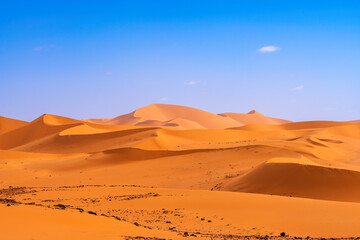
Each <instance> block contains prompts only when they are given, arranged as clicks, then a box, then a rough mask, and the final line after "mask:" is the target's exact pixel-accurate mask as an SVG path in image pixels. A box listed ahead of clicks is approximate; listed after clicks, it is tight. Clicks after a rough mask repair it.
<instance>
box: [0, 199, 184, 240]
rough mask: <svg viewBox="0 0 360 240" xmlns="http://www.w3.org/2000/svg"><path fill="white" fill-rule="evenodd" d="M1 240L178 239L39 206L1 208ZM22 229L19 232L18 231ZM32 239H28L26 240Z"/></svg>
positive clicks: (168, 233) (170, 233)
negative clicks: (135, 237) (137, 237)
mask: <svg viewBox="0 0 360 240" xmlns="http://www.w3.org/2000/svg"><path fill="white" fill-rule="evenodd" d="M0 218H1V219H6V221H3V222H1V225H2V230H1V237H2V239H14V240H17V239H19V240H22V239H38V240H48V239H59V240H63V239H89V240H90V239H94V240H95V239H96V240H97V239H126V238H125V237H126V236H142V237H149V238H152V237H162V238H175V237H176V238H178V239H182V237H181V236H177V235H176V234H175V233H172V232H165V231H159V230H151V229H147V228H144V227H141V228H140V227H136V226H135V225H133V224H130V223H127V222H124V221H117V220H116V219H114V218H106V217H103V216H99V217H97V216H94V215H90V214H87V213H83V214H81V213H79V212H78V211H77V212H75V211H73V212H70V211H59V210H54V209H48V208H44V207H38V206H24V205H23V206H21V205H18V206H17V205H15V206H11V207H7V206H6V205H0ZM19 227H21V231H20V230H19ZM29 237H31V238H29Z"/></svg>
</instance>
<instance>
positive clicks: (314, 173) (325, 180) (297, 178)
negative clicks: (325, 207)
mask: <svg viewBox="0 0 360 240" xmlns="http://www.w3.org/2000/svg"><path fill="white" fill-rule="evenodd" d="M223 190H227V191H238V192H249V193H266V194H275V195H282V196H293V197H306V198H314V199H328V200H336V201H349V202H360V172H358V171H351V170H347V169H339V168H330V167H324V166H321V165H318V164H312V163H310V162H309V161H307V160H306V159H304V158H303V159H301V160H298V159H277V160H274V161H271V160H270V161H268V162H266V163H263V164H261V165H260V166H258V167H257V168H255V169H254V170H252V171H250V172H249V173H247V174H245V175H243V176H240V177H237V178H235V179H232V180H231V181H230V182H228V183H227V184H226V185H225V186H224V187H223Z"/></svg>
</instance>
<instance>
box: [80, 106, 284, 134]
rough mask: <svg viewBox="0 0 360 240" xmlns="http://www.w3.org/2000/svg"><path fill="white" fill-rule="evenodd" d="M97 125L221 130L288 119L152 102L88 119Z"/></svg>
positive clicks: (254, 113) (255, 113)
mask: <svg viewBox="0 0 360 240" xmlns="http://www.w3.org/2000/svg"><path fill="white" fill-rule="evenodd" d="M87 121H90V122H94V123H100V124H114V125H140V126H166V127H175V128H179V129H223V128H230V127H238V126H243V125H245V124H249V123H264V124H282V123H288V122H290V121H287V120H282V119H276V118H271V117H266V116H264V115H262V114H260V113H258V112H255V111H251V112H249V113H248V114H239V113H223V114H213V113H210V112H206V111H203V110H200V109H195V108H191V107H184V106H178V105H169V104H151V105H148V106H145V107H142V108H139V109H137V110H136V111H134V112H132V113H129V114H125V115H121V116H119V117H116V118H113V119H89V120H87Z"/></svg>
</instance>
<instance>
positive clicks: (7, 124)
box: [0, 116, 27, 134]
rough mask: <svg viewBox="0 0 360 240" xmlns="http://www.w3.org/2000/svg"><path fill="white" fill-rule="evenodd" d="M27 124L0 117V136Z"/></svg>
mask: <svg viewBox="0 0 360 240" xmlns="http://www.w3.org/2000/svg"><path fill="white" fill-rule="evenodd" d="M26 123H27V122H25V121H20V120H16V119H12V118H6V117H1V116H0V134H2V133H4V132H8V131H11V130H14V129H16V128H19V127H22V126H25V125H26Z"/></svg>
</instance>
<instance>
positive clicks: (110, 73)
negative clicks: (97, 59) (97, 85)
mask: <svg viewBox="0 0 360 240" xmlns="http://www.w3.org/2000/svg"><path fill="white" fill-rule="evenodd" d="M104 74H105V75H107V76H110V75H112V74H113V73H112V72H105V73H104Z"/></svg>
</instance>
